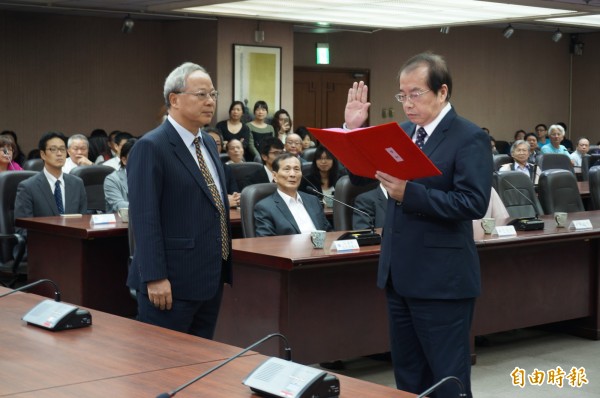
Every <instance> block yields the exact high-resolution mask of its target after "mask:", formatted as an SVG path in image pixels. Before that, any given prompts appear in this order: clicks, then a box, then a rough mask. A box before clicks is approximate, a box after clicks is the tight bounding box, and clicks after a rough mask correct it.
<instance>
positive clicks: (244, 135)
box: [216, 101, 254, 161]
mask: <svg viewBox="0 0 600 398" xmlns="http://www.w3.org/2000/svg"><path fill="white" fill-rule="evenodd" d="M244 108H245V107H244V103H243V102H242V101H233V102H232V103H231V105H230V106H229V119H227V120H222V121H220V122H219V123H217V126H216V127H217V130H219V131H220V132H221V135H222V136H223V140H222V141H223V146H225V145H226V144H227V143H228V142H229V141H231V140H232V139H234V138H235V139H237V140H239V141H240V142H241V143H242V146H243V147H244V153H245V158H246V160H247V161H252V160H253V156H254V155H253V154H252V152H251V151H250V149H249V147H248V146H249V145H250V128H249V127H248V126H246V124H244V122H243V121H242V117H243V115H244Z"/></svg>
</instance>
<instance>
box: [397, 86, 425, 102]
mask: <svg viewBox="0 0 600 398" xmlns="http://www.w3.org/2000/svg"><path fill="white" fill-rule="evenodd" d="M430 91H431V89H429V90H425V91H419V92H418V93H413V94H409V95H406V94H396V95H394V97H395V98H396V100H397V101H398V102H400V103H404V102H406V101H408V100H410V102H416V101H418V100H419V98H420V97H421V96H422V95H423V94H425V93H428V92H430Z"/></svg>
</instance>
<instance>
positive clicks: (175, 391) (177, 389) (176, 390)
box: [156, 333, 292, 398]
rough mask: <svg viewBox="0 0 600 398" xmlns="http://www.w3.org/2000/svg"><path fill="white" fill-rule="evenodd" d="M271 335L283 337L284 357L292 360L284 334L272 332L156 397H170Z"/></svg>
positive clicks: (271, 336)
mask: <svg viewBox="0 0 600 398" xmlns="http://www.w3.org/2000/svg"><path fill="white" fill-rule="evenodd" d="M273 337H280V338H282V339H283V341H284V342H285V356H286V359H287V360H288V361H291V360H292V349H291V348H290V345H289V343H288V341H287V339H286V338H285V336H284V335H282V334H281V333H272V334H270V335H268V336H266V337H263V338H262V339H260V340H258V341H257V342H255V343H253V344H251V345H249V346H248V347H246V348H244V349H243V350H242V351H240V352H238V353H237V354H235V355H234V356H232V357H230V358H227V359H226V360H224V361H223V362H221V363H220V364H218V365H217V366H214V367H212V368H210V369H208V370H207V371H206V372H204V373H202V374H201V375H200V376H197V377H195V378H193V379H192V380H190V381H188V382H187V383H185V384H182V385H181V386H179V387H177V388H176V389H174V390H171V391H169V392H163V393H162V394H159V395H157V397H156V398H170V397H173V396H175V394H177V393H178V392H179V391H181V390H183V389H184V388H187V387H188V386H190V385H192V384H194V383H195V382H197V381H198V380H200V379H202V378H204V377H205V376H208V375H209V374H211V373H212V372H214V371H215V370H217V369H219V368H222V367H223V366H225V365H227V364H228V363H229V362H231V361H233V360H234V359H236V358H238V357H240V356H242V355H244V354H245V353H247V352H248V351H250V350H251V349H253V348H254V347H256V346H258V345H261V344H262V343H264V342H265V341H267V340H270V339H271V338H273Z"/></svg>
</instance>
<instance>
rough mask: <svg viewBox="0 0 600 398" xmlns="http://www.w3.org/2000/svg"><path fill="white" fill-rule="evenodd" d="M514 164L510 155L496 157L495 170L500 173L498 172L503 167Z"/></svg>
mask: <svg viewBox="0 0 600 398" xmlns="http://www.w3.org/2000/svg"><path fill="white" fill-rule="evenodd" d="M512 162H513V158H511V157H510V155H506V154H501V155H494V170H496V171H498V170H500V167H502V165H504V164H506V163H512Z"/></svg>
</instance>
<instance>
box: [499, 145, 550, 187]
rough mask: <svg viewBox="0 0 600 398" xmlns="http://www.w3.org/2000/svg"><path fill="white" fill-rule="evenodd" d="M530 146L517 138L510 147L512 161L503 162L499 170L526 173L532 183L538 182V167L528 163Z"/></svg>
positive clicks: (539, 172)
mask: <svg viewBox="0 0 600 398" xmlns="http://www.w3.org/2000/svg"><path fill="white" fill-rule="evenodd" d="M529 153H530V146H529V143H528V142H527V141H524V140H517V141H515V142H514V143H513V144H512V146H511V147H510V156H512V158H513V160H514V162H512V163H507V164H504V165H502V166H501V167H500V171H506V170H515V171H520V172H522V173H525V174H527V177H529V178H530V179H531V181H533V183H534V184H537V183H538V179H539V178H540V174H541V171H540V168H539V167H537V165H535V164H532V163H529V162H528V161H527V160H528V159H529Z"/></svg>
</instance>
